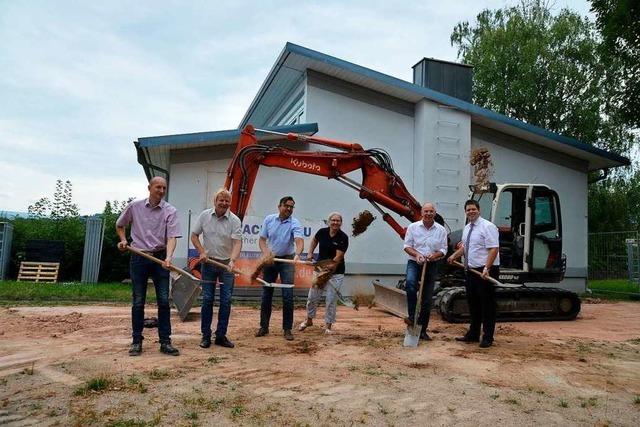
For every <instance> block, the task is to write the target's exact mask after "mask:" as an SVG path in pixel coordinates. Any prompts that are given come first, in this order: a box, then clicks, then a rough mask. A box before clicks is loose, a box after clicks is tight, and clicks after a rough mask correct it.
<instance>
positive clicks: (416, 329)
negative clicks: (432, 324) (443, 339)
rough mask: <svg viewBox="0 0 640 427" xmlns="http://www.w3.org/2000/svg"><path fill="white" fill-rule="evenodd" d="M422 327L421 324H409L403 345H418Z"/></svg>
mask: <svg viewBox="0 0 640 427" xmlns="http://www.w3.org/2000/svg"><path fill="white" fill-rule="evenodd" d="M421 329H422V327H421V326H420V325H416V326H413V327H411V326H408V327H407V331H406V332H405V334H404V342H403V343H402V346H403V347H417V346H418V342H419V341H420V330H421Z"/></svg>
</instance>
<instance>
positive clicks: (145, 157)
mask: <svg viewBox="0 0 640 427" xmlns="http://www.w3.org/2000/svg"><path fill="white" fill-rule="evenodd" d="M264 129H265V130H269V131H274V132H280V133H290V132H292V133H299V134H304V135H314V134H315V133H317V132H318V124H317V123H305V124H299V125H288V126H272V127H266V128H264ZM240 132H241V131H240V129H230V130H219V131H213V132H198V133H185V134H177V135H162V136H150V137H142V138H138V140H137V141H134V142H133V143H134V145H135V147H136V151H137V154H138V163H140V164H141V165H142V167H143V169H144V172H145V174H146V175H147V179H151V177H153V176H156V175H161V176H162V175H164V176H165V177H168V175H169V172H168V171H169V166H170V163H169V162H170V153H171V151H174V150H185V149H192V148H206V147H212V148H214V147H221V146H225V145H235V144H237V143H238V140H239V139H240ZM256 135H257V136H258V138H259V139H260V140H261V141H272V140H277V139H282V137H281V136H277V135H272V134H267V133H263V134H261V133H260V131H257V132H256Z"/></svg>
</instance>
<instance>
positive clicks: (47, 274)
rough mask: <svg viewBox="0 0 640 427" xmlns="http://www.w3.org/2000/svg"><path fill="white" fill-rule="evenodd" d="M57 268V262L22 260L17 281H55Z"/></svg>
mask: <svg viewBox="0 0 640 427" xmlns="http://www.w3.org/2000/svg"><path fill="white" fill-rule="evenodd" d="M59 270H60V263H59V262H29V261H23V262H21V263H20V272H19V273H18V282H48V283H53V282H57V281H58V271H59Z"/></svg>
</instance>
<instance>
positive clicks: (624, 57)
mask: <svg viewBox="0 0 640 427" xmlns="http://www.w3.org/2000/svg"><path fill="white" fill-rule="evenodd" d="M591 5H592V8H591V11H592V12H594V13H595V14H596V25H597V27H598V29H599V30H600V34H601V35H602V38H603V41H604V43H603V48H604V49H603V52H602V53H603V55H604V56H605V57H607V56H608V57H610V58H611V59H612V60H615V61H619V62H620V64H621V66H620V68H619V81H620V86H618V87H617V88H616V90H615V92H614V95H615V98H614V100H613V101H614V102H617V103H618V104H619V105H620V109H621V113H622V117H623V119H624V120H625V121H626V122H627V123H628V124H629V125H630V126H633V127H636V128H638V127H640V85H639V84H638V82H639V81H640V1H638V0H591Z"/></svg>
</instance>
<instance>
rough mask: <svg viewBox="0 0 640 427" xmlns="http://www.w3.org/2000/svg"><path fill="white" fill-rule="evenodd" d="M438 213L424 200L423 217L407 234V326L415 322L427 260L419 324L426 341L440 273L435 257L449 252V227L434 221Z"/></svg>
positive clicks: (437, 258) (405, 239)
mask: <svg viewBox="0 0 640 427" xmlns="http://www.w3.org/2000/svg"><path fill="white" fill-rule="evenodd" d="M435 217H436V209H435V207H434V205H433V203H425V204H424V206H422V220H420V221H416V222H414V223H411V224H410V225H409V227H407V232H406V234H405V236H404V251H405V252H406V253H407V255H409V260H408V261H407V277H406V280H405V286H406V291H407V311H408V314H409V317H407V318H405V319H404V321H405V323H406V324H407V326H414V325H413V322H414V320H415V312H416V305H417V301H418V288H419V286H420V284H419V280H420V277H421V274H422V268H423V266H424V263H428V265H427V267H426V268H427V271H426V274H425V283H424V285H423V290H422V301H421V302H420V317H419V319H418V324H419V325H421V326H422V328H421V331H420V338H421V339H423V340H426V341H430V340H431V338H430V337H429V335H428V334H427V326H428V325H429V313H430V311H431V298H432V296H433V285H434V282H435V280H436V276H437V275H438V264H437V263H435V262H434V261H437V260H439V259H442V258H444V257H445V255H446V254H447V230H445V228H444V227H443V226H442V225H440V224H438V223H437V222H435Z"/></svg>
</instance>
